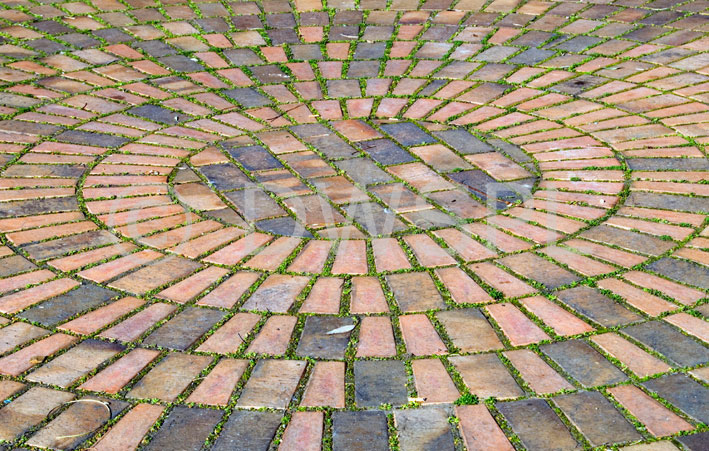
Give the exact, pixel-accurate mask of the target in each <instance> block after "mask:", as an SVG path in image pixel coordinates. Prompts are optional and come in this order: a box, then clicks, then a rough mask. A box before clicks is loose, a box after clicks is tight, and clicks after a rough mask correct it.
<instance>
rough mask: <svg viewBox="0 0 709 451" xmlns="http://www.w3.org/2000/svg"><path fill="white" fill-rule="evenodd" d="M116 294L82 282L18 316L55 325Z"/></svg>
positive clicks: (46, 324)
mask: <svg viewBox="0 0 709 451" xmlns="http://www.w3.org/2000/svg"><path fill="white" fill-rule="evenodd" d="M117 295H118V292H116V291H113V290H108V289H106V288H103V287H100V286H98V285H94V284H91V283H83V284H81V285H79V287H77V288H76V289H74V290H72V291H69V292H67V293H64V294H61V295H59V296H57V297H54V298H52V299H49V300H47V301H44V302H42V303H41V304H39V305H36V306H34V307H32V308H30V309H28V310H25V311H24V312H22V313H20V314H18V316H19V317H21V318H25V319H27V320H30V321H34V322H37V323H40V324H43V325H45V326H55V325H57V324H59V323H62V322H64V321H66V320H68V319H69V318H71V317H73V316H75V315H77V314H79V313H81V312H84V311H86V310H92V309H94V308H96V307H98V306H100V305H102V304H105V303H106V302H107V301H108V300H109V299H111V298H113V297H115V296H117Z"/></svg>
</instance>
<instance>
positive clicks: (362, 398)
mask: <svg viewBox="0 0 709 451" xmlns="http://www.w3.org/2000/svg"><path fill="white" fill-rule="evenodd" d="M354 376H355V402H356V404H357V407H379V406H380V405H381V404H391V405H394V406H400V405H403V404H406V403H407V402H408V390H407V389H406V381H407V376H406V370H405V368H404V362H402V361H400V360H358V361H356V362H355V364H354Z"/></svg>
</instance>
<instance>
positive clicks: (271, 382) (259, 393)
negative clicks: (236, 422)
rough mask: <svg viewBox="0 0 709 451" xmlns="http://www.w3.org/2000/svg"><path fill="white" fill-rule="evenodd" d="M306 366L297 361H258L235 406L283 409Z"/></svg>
mask: <svg viewBox="0 0 709 451" xmlns="http://www.w3.org/2000/svg"><path fill="white" fill-rule="evenodd" d="M306 365H307V364H306V362H303V361H297V360H259V361H258V363H256V366H255V367H254V370H253V372H252V373H251V378H250V379H249V380H248V381H247V382H246V386H245V387H244V391H243V392H242V393H241V396H240V397H239V400H238V402H237V403H236V405H237V406H239V407H247V408H260V407H271V408H274V409H285V408H286V407H288V404H289V403H290V401H291V397H292V396H293V393H295V390H296V388H297V387H298V383H299V382H300V378H301V377H302V375H303V372H304V371H305V367H306Z"/></svg>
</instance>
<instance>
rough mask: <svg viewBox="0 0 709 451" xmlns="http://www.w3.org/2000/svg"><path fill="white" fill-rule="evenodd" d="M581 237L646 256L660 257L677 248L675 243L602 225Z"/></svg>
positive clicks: (583, 233) (582, 234)
mask: <svg viewBox="0 0 709 451" xmlns="http://www.w3.org/2000/svg"><path fill="white" fill-rule="evenodd" d="M579 236H581V237H583V238H587V239H589V240H593V241H599V242H601V243H608V244H614V245H616V246H619V247H622V248H623V249H628V250H631V251H635V252H640V253H642V254H646V255H653V256H656V255H660V254H662V253H664V252H667V251H668V250H670V249H672V248H673V247H674V246H675V243H674V242H671V241H663V240H661V239H659V238H656V237H653V236H650V235H644V234H641V233H638V232H633V231H630V230H623V229H619V228H616V227H611V226H608V225H605V224H603V225H600V226H597V227H594V228H592V229H589V230H587V231H585V232H582V233H581V234H580V235H579Z"/></svg>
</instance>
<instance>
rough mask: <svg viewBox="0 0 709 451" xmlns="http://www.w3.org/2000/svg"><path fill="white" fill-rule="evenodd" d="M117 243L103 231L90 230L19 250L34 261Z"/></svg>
mask: <svg viewBox="0 0 709 451" xmlns="http://www.w3.org/2000/svg"><path fill="white" fill-rule="evenodd" d="M117 242H118V238H116V237H115V236H114V235H112V234H111V233H109V232H107V231H105V230H92V231H90V232H86V233H80V234H78V235H71V236H67V237H64V238H58V239H56V240H51V241H43V242H41V243H36V244H28V245H25V246H21V249H22V250H23V251H25V252H27V253H28V254H29V256H30V257H32V258H33V259H35V260H46V259H49V258H55V257H59V256H61V255H65V254H69V253H75V252H79V251H82V250H84V249H90V248H93V247H99V246H103V245H106V244H112V243H117Z"/></svg>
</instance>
